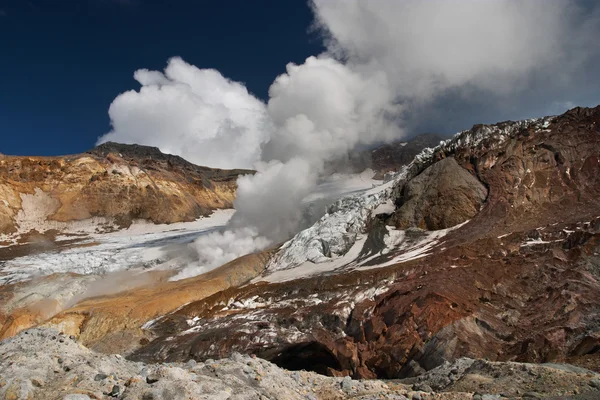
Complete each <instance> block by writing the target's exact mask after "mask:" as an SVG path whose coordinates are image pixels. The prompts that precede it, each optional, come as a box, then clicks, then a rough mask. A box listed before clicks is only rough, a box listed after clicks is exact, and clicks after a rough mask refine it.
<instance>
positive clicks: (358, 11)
mask: <svg viewBox="0 0 600 400" xmlns="http://www.w3.org/2000/svg"><path fill="white" fill-rule="evenodd" d="M313 9H314V11H315V15H316V20H317V25H318V26H319V27H320V28H321V29H322V30H323V31H324V32H326V34H327V40H326V43H327V46H328V49H329V51H330V52H331V53H332V54H335V55H337V56H341V55H343V56H345V57H347V58H348V64H350V65H353V66H354V68H355V69H358V70H363V71H364V70H367V71H369V70H381V71H384V72H385V73H386V74H387V76H388V79H389V81H390V83H391V84H392V85H393V88H394V90H395V91H396V94H397V95H398V96H399V97H400V98H402V99H405V100H409V101H426V100H430V99H432V98H435V97H436V96H438V95H439V94H440V93H443V92H444V91H445V90H447V89H449V88H454V87H460V86H464V85H472V86H475V87H477V88H481V89H485V90H488V91H490V92H492V93H495V94H506V93H514V92H515V91H519V89H521V88H526V86H525V85H524V83H527V82H528V81H529V80H530V79H531V78H532V74H544V73H549V74H551V75H552V76H553V78H554V79H556V80H561V79H569V78H570V77H571V74H572V72H573V71H574V69H576V68H577V67H578V66H580V65H581V62H582V59H581V58H582V57H586V56H587V55H589V54H593V53H596V54H597V52H598V49H599V45H598V42H597V41H596V40H594V39H593V38H594V37H596V38H597V37H598V36H597V35H594V34H596V33H598V32H599V31H600V28H599V27H598V25H597V24H593V23H588V22H598V20H597V18H596V17H594V16H591V15H584V14H583V13H584V10H583V9H581V8H580V7H578V6H577V4H576V3H574V2H566V1H562V0H529V1H513V0H505V1H483V0H464V1H449V0H431V1H420V0H403V1H383V0H372V1H361V0H314V1H313ZM590 39H592V40H593V41H594V43H592V42H591V41H590ZM583 43H586V47H587V48H586V49H585V50H584V49H583V48H581V44H583ZM586 53H587V54H586Z"/></svg>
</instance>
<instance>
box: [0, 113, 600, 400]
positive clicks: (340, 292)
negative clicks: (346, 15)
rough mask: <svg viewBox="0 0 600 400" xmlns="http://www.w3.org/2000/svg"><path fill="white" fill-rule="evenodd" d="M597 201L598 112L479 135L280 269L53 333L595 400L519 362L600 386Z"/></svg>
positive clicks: (363, 205)
mask: <svg viewBox="0 0 600 400" xmlns="http://www.w3.org/2000/svg"><path fill="white" fill-rule="evenodd" d="M599 196H600V106H599V107H596V108H593V109H586V108H576V109H573V110H571V111H569V112H567V113H565V114H563V115H561V116H558V117H546V118H541V119H535V120H526V121H519V122H511V121H508V122H503V123H499V124H495V125H477V126H474V127H473V128H472V129H470V130H467V131H464V132H460V133H458V134H457V135H456V136H455V137H454V138H452V139H449V140H447V141H444V142H442V143H441V144H440V145H438V146H436V147H435V148H429V149H426V150H424V151H422V152H421V153H419V154H418V155H417V156H416V157H415V159H414V160H413V161H412V162H411V163H410V164H409V165H407V166H405V167H403V168H402V169H401V170H400V171H399V173H398V174H397V175H396V177H395V179H394V180H392V181H389V182H388V183H386V184H384V185H381V186H379V187H377V188H373V189H372V190H369V191H367V192H365V193H363V194H361V195H357V196H352V197H348V198H344V199H341V200H339V201H337V202H336V203H335V204H333V205H331V206H330V207H329V208H328V210H327V214H326V215H325V216H324V217H323V218H321V219H320V220H319V221H318V222H317V223H316V224H315V225H314V226H312V227H311V228H309V229H307V230H305V231H302V232H300V233H298V234H297V235H296V236H295V237H294V238H292V239H291V240H290V241H288V242H287V243H285V244H284V245H283V246H281V248H279V249H274V251H273V253H272V254H271V253H265V254H258V255H253V256H250V257H247V258H243V259H240V260H236V261H235V262H233V263H230V264H229V265H227V266H224V267H222V268H220V269H218V270H215V271H213V272H212V273H210V274H208V275H205V276H199V277H196V278H192V279H191V280H183V281H178V282H167V283H165V282H159V283H158V284H152V285H150V286H148V287H147V288H145V289H144V290H132V291H128V292H126V293H121V294H115V295H112V296H108V297H106V296H104V297H96V298H91V299H87V300H85V301H83V302H81V303H79V304H77V305H76V306H74V307H73V308H71V309H67V310H65V311H63V312H61V313H59V314H58V315H56V316H55V317H53V318H51V319H50V320H49V321H46V322H45V323H44V325H45V326H47V327H54V328H57V329H59V330H61V331H63V332H65V333H67V334H69V335H73V336H74V337H76V338H79V340H80V341H81V343H82V344H84V345H88V346H92V347H94V348H95V349H97V350H100V351H104V352H108V353H110V352H115V351H118V352H123V353H124V354H127V357H128V358H129V359H131V360H135V361H137V362H173V363H179V362H188V361H189V360H195V361H204V360H208V359H217V358H223V357H228V356H231V355H232V354H234V353H235V352H240V353H245V354H256V355H257V356H258V357H261V358H264V359H266V360H269V361H270V362H273V363H274V364H276V365H278V366H279V367H283V368H286V369H290V370H301V369H306V370H311V371H315V372H319V373H322V374H326V375H332V376H352V377H353V378H387V379H398V378H402V379H408V381H403V384H411V385H413V386H414V385H419V384H423V386H414V387H411V390H413V389H418V388H421V389H427V391H424V392H429V389H431V390H433V391H442V392H444V393H446V394H448V395H450V394H456V393H459V392H460V393H462V394H460V395H457V396H458V397H454V398H472V397H475V398H482V396H481V395H479V397H477V396H474V392H479V393H480V394H496V395H497V396H500V395H501V394H503V395H505V396H507V397H513V398H514V397H516V398H519V397H530V398H531V397H535V396H538V397H540V396H543V395H545V396H564V395H569V396H571V395H574V396H579V394H578V393H574V390H576V391H578V392H581V396H584V397H580V398H590V399H591V398H596V397H597V396H596V395H597V392H594V391H595V390H596V389H595V388H596V386H595V385H596V383H595V382H596V381H592V380H593V379H596V375H594V373H592V372H589V371H582V370H578V369H576V368H574V367H565V366H558V367H557V366H555V365H545V366H544V365H542V366H539V365H530V364H525V366H523V364H514V363H513V362H527V363H562V362H568V363H571V364H576V365H579V366H581V367H585V368H588V369H591V370H594V371H596V372H597V371H600V295H599V293H600V282H599V279H600V275H599V271H600V256H599V255H598V254H600V240H599V239H600V202H598V200H597V199H598V197H599ZM215 282H216V284H215ZM29 316H31V313H30V312H29V313H28V312H27V310H25V311H24V313H23V314H22V315H21V317H22V318H23V321H26V323H25V324H23V325H19V324H18V323H16V322H14V321H13V322H11V324H12V325H10V326H13V327H18V326H20V327H21V328H19V329H14V330H13V331H11V332H10V333H8V334H6V336H10V335H12V334H14V333H16V332H17V331H19V330H20V329H23V327H26V326H29V325H27V324H31V322H27V321H28V319H27V318H29ZM6 326H9V325H6ZM19 337H20V338H22V337H23V334H21V335H20V336H19ZM21 340H22V339H21ZM236 357H237V356H236ZM461 357H469V358H471V359H480V360H479V361H473V360H467V361H465V360H464V359H461ZM481 359H488V360H489V361H485V362H484V361H481ZM490 361H491V362H490ZM19 362H22V363H26V362H28V361H27V360H26V357H25V358H24V359H22V360H19ZM178 365H180V364H178ZM273 368H274V367H273ZM448 368H450V369H448ZM273 371H275V370H273ZM440 371H441V372H440ZM557 371H560V372H557ZM67 372H68V371H67ZM565 373H568V374H575V375H578V376H579V377H578V378H575V377H573V376H571V375H570V376H567V375H568V374H567V375H565ZM415 377H418V378H415ZM328 382H338V384H341V383H340V382H343V381H335V380H330V381H328ZM564 383H567V384H566V385H563V384H564ZM509 384H510V385H511V386H510V387H507V386H508V385H509ZM509 389H510V390H509ZM0 390H1V389H0ZM190 390H191V389H190ZM403 390H405V391H404V392H392V394H393V395H398V396H402V395H404V394H408V392H407V391H406V390H408V389H406V388H405V389H403ZM465 393H468V394H465ZM527 393H528V396H525V395H526V394H527ZM536 393H538V394H536ZM539 393H541V394H539ZM378 394H384V395H385V394H386V392H385V391H383V392H380V393H378ZM388 394H389V393H388ZM438 394H439V393H436V396H437V395H438ZM337 395H340V396H345V395H346V396H347V395H348V393H345V394H344V393H342V394H340V393H338V394H337ZM319 396H321V397H320V398H328V397H326V396H325V395H319ZM319 396H317V397H319ZM420 396H421V394H419V397H420ZM423 396H426V395H425V394H424V395H423ZM460 396H463V397H460ZM586 396H587V397H586ZM594 396H596V397H594ZM275 397H276V398H277V396H275ZM411 397H412V394H411ZM290 398H294V397H290ZM331 398H335V397H331ZM367 398H368V397H367ZM400 398H401V397H400ZM415 398H416V397H415ZM421 398H428V397H421ZM431 398H433V395H432V397H431ZM436 398H444V397H436ZM446 398H452V397H446ZM487 398H488V399H490V398H498V397H487Z"/></svg>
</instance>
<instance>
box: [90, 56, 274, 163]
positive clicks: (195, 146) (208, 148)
mask: <svg viewBox="0 0 600 400" xmlns="http://www.w3.org/2000/svg"><path fill="white" fill-rule="evenodd" d="M134 78H135V79H136V80H137V81H138V82H139V83H140V84H141V85H142V87H141V89H140V90H139V91H134V90H131V91H128V92H125V93H123V94H121V95H119V96H118V97H117V98H116V99H115V100H114V101H113V103H112V104H111V106H110V109H109V116H110V119H111V123H112V127H113V129H112V131H111V132H110V133H108V134H106V135H104V136H102V137H101V138H100V139H99V143H102V142H106V141H115V142H121V143H138V144H145V145H152V146H157V147H159V148H160V149H161V150H162V151H163V152H165V153H171V154H178V155H181V156H182V157H184V158H186V159H187V160H189V161H191V162H194V163H196V164H200V165H208V166H211V167H220V168H251V167H252V165H253V163H254V162H256V161H257V160H259V159H260V152H261V150H260V146H261V144H262V143H263V142H264V141H265V140H267V138H268V137H269V132H270V129H271V128H270V125H269V119H268V117H267V114H266V107H265V105H264V103H262V102H261V101H260V100H258V99H257V98H255V97H254V96H252V95H251V94H250V93H248V90H247V89H246V88H245V87H244V85H242V84H241V83H238V82H233V81H231V80H229V79H227V78H225V77H223V75H221V74H220V73H219V72H218V71H216V70H213V69H199V68H197V67H195V66H193V65H190V64H187V63H186V62H185V61H183V60H182V59H181V58H178V57H175V58H172V59H171V60H169V63H168V65H167V68H166V69H165V71H164V73H162V72H159V71H149V70H146V69H141V70H138V71H136V72H135V74H134Z"/></svg>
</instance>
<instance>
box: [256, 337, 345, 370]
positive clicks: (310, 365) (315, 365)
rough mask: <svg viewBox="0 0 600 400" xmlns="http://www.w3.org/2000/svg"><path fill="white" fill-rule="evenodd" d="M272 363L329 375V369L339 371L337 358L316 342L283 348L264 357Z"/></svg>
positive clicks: (291, 368) (340, 367)
mask: <svg viewBox="0 0 600 400" xmlns="http://www.w3.org/2000/svg"><path fill="white" fill-rule="evenodd" d="M265 358H267V359H268V360H269V361H271V362H272V363H273V364H275V365H277V366H279V367H281V368H285V369H288V370H290V371H300V370H306V371H313V372H316V373H318V374H321V375H331V373H330V372H329V369H330V368H331V369H335V370H338V371H340V370H341V369H342V366H341V365H340V362H339V361H338V359H337V358H336V357H335V356H334V355H333V354H332V353H331V351H329V350H328V349H327V348H326V347H325V346H323V345H322V344H320V343H317V342H310V343H301V344H297V345H293V346H290V347H287V348H285V349H283V350H282V351H280V352H278V353H276V354H275V355H274V356H272V357H265Z"/></svg>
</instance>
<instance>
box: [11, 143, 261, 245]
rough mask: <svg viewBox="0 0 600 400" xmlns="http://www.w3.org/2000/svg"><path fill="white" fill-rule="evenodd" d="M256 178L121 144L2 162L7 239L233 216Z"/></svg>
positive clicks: (239, 172) (151, 149)
mask: <svg viewBox="0 0 600 400" xmlns="http://www.w3.org/2000/svg"><path fill="white" fill-rule="evenodd" d="M251 172H252V171H245V170H232V171H226V170H219V169H212V168H207V167H200V166H197V165H194V164H192V163H189V162H187V161H185V160H183V159H182V158H181V157H177V156H172V155H168V154H163V153H161V152H160V151H159V150H158V149H157V148H154V147H147V146H138V145H123V144H117V143H104V144H102V145H100V146H98V147H97V148H95V149H93V150H91V151H90V152H88V153H84V154H78V155H73V156H64V157H26V156H0V200H1V201H0V234H2V233H4V234H9V233H14V232H17V231H19V232H20V233H21V234H26V233H27V232H29V231H31V230H36V231H38V232H40V231H61V230H65V229H68V228H69V227H70V225H69V224H70V223H72V222H74V221H82V220H90V221H91V222H92V223H93V224H94V225H95V226H97V227H98V229H114V228H117V227H119V226H120V227H123V226H128V225H129V224H130V223H131V221H132V220H133V219H146V220H149V221H152V222H155V223H173V222H180V221H192V220H194V219H196V218H198V217H200V216H203V215H208V214H210V212H211V211H212V210H215V209H220V208H231V207H232V202H233V199H234V197H235V190H236V180H237V177H238V175H240V174H246V173H251ZM73 228H74V229H77V225H75V227H73Z"/></svg>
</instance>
